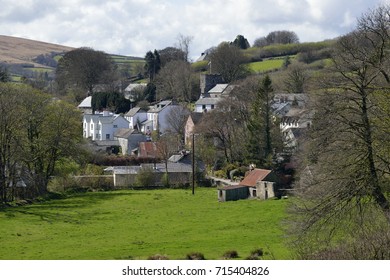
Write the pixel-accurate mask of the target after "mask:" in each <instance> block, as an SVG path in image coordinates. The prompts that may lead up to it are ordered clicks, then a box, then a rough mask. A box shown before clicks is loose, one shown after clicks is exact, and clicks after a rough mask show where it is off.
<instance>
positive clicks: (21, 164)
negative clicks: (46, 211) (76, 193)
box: [0, 84, 81, 201]
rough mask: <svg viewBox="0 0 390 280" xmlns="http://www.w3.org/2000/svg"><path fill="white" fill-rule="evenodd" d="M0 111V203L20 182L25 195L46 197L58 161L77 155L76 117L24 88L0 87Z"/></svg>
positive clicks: (70, 108)
mask: <svg viewBox="0 0 390 280" xmlns="http://www.w3.org/2000/svg"><path fill="white" fill-rule="evenodd" d="M9 102H12V104H10V103H9ZM0 107H1V108H3V109H4V110H2V112H3V113H2V116H1V118H0V154H1V160H0V171H1V174H0V177H1V178H0V189H1V196H2V200H3V201H4V200H8V199H11V200H12V199H13V195H12V193H13V192H14V191H15V188H17V186H18V184H17V183H18V182H21V181H22V180H23V181H24V182H25V184H26V185H27V187H26V189H27V190H28V191H27V193H29V194H31V195H33V196H34V195H42V194H44V193H46V192H47V184H48V182H49V179H50V177H51V176H52V175H53V174H54V169H55V166H56V164H57V162H58V160H59V159H60V158H61V157H64V156H72V155H77V154H78V151H77V147H78V143H79V141H81V131H79V129H78V127H79V122H80V113H79V112H78V111H77V109H75V108H74V106H71V105H68V104H66V103H65V102H62V101H53V100H52V97H51V96H49V95H45V94H43V93H41V92H40V91H38V90H36V89H33V88H31V87H29V86H26V85H10V84H4V85H0ZM6 107H8V108H7V109H5V108H6ZM9 108H12V110H9ZM10 187H11V189H10ZM10 194H11V195H10Z"/></svg>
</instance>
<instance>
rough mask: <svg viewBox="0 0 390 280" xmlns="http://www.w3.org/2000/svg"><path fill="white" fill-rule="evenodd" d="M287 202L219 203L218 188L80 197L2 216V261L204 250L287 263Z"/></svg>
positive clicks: (178, 255)
mask: <svg viewBox="0 0 390 280" xmlns="http://www.w3.org/2000/svg"><path fill="white" fill-rule="evenodd" d="M286 205H287V201H286V200H268V201H258V200H241V201H235V202H224V203H220V202H218V201H217V191H216V189H214V188H198V189H196V192H195V196H193V195H192V194H191V190H181V189H179V190H177V189H176V190H175V189H164V190H134V191H132V190H126V191H114V192H95V193H85V194H79V195H75V196H72V197H69V198H66V199H60V200H51V201H46V202H43V203H39V204H33V205H28V206H23V207H15V208H8V209H3V210H1V211H0V224H1V226H0V244H1V245H0V259H3V260H4V259H20V260H21V259H37V260H50V259H54V260H55V259H63V260H66V259H76V260H79V259H92V260H99V259H147V258H148V257H149V256H151V255H154V254H164V255H167V256H168V257H169V258H170V259H184V258H185V256H186V255H187V254H188V253H191V252H201V253H203V254H204V256H205V257H206V259H222V255H223V254H224V253H225V252H226V251H228V250H236V251H237V252H238V254H239V256H240V258H243V259H244V258H246V257H248V256H249V255H250V252H251V251H252V250H254V249H257V248H263V249H264V251H266V252H269V253H270V255H267V256H266V258H276V259H288V258H289V257H290V256H289V251H288V249H287V248H286V246H285V245H284V241H285V238H284V237H283V229H282V225H281V221H282V219H283V218H285V217H286V214H285V208H286Z"/></svg>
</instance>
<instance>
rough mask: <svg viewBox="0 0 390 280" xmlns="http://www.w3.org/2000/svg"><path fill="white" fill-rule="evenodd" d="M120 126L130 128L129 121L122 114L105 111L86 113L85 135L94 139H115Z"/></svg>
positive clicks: (84, 122) (84, 118)
mask: <svg viewBox="0 0 390 280" xmlns="http://www.w3.org/2000/svg"><path fill="white" fill-rule="evenodd" d="M119 128H129V122H128V121H127V120H126V119H125V118H124V117H122V116H121V115H117V114H113V113H110V112H107V111H104V112H103V113H102V114H84V117H83V137H84V138H91V139H92V140H93V141H103V140H114V133H115V132H116V131H117V130H118V129H119Z"/></svg>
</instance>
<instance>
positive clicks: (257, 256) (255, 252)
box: [246, 248, 264, 260]
mask: <svg viewBox="0 0 390 280" xmlns="http://www.w3.org/2000/svg"><path fill="white" fill-rule="evenodd" d="M263 255H264V252H263V249H261V248H259V249H255V250H253V251H252V252H251V254H250V256H249V257H247V258H246V259H247V260H258V259H260V258H261V257H262V256H263Z"/></svg>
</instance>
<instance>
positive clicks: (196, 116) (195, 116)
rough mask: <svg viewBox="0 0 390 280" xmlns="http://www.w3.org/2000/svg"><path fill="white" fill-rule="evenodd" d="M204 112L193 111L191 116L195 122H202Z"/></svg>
mask: <svg viewBox="0 0 390 280" xmlns="http://www.w3.org/2000/svg"><path fill="white" fill-rule="evenodd" d="M203 116H204V115H203V113H200V112H192V113H191V115H190V116H189V117H191V119H192V122H193V123H194V124H197V123H199V122H200V120H201V119H202V117H203Z"/></svg>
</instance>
